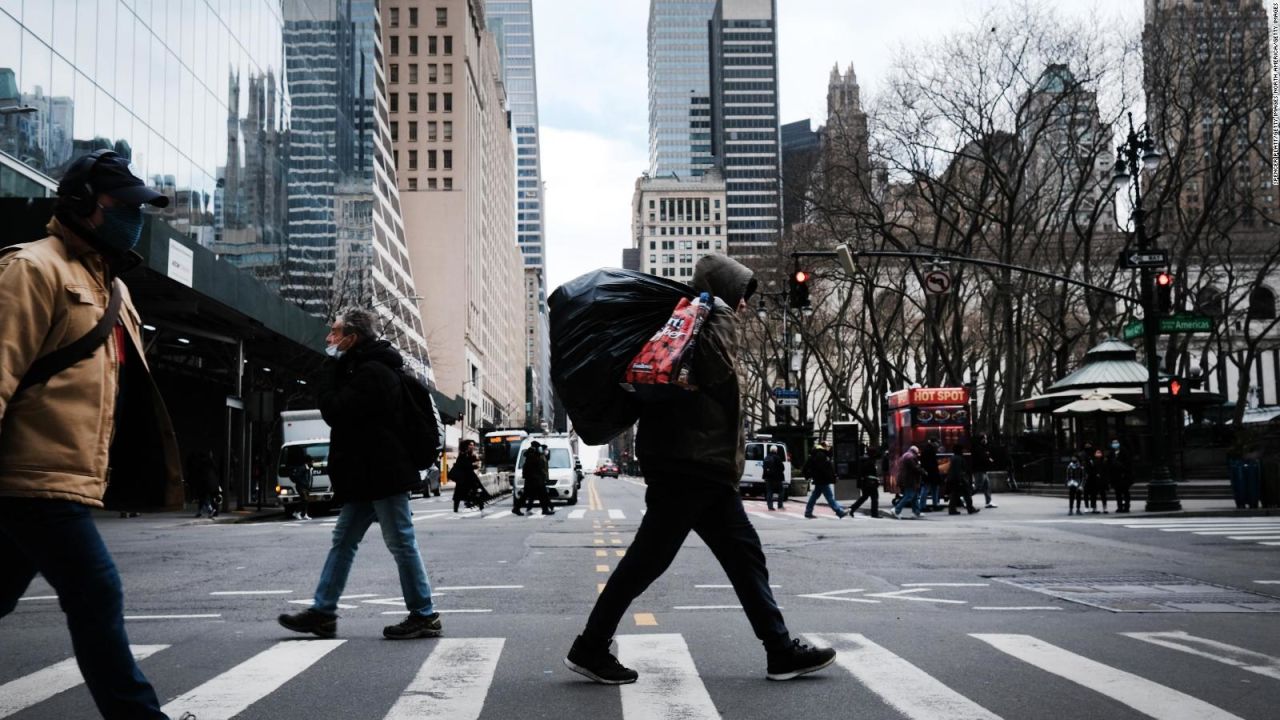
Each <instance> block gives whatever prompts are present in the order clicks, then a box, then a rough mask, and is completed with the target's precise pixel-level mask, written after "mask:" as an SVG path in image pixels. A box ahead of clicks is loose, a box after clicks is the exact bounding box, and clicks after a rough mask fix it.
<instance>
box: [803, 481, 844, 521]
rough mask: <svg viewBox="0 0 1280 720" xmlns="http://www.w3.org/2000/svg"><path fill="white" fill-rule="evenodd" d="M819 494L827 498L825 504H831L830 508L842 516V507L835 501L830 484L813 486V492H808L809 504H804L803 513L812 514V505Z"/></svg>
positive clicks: (815, 502) (816, 500)
mask: <svg viewBox="0 0 1280 720" xmlns="http://www.w3.org/2000/svg"><path fill="white" fill-rule="evenodd" d="M819 495H821V496H823V497H824V498H826V499H827V504H828V505H830V506H831V509H832V510H835V511H836V514H837V515H839V516H840V517H844V508H842V507H840V503H838V502H836V494H835V491H834V490H832V489H831V486H830V485H814V486H813V492H811V493H809V504H808V505H805V506H804V514H805V515H812V514H813V506H814V505H816V504H817V502H818V496H819Z"/></svg>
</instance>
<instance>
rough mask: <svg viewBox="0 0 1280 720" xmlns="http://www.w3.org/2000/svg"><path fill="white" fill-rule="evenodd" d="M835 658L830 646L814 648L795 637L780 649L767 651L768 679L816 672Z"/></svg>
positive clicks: (793, 676) (780, 678)
mask: <svg viewBox="0 0 1280 720" xmlns="http://www.w3.org/2000/svg"><path fill="white" fill-rule="evenodd" d="M835 659H836V651H835V650H832V649H831V648H815V647H810V646H808V645H805V644H804V643H802V642H800V641H799V640H797V639H792V640H791V644H790V645H787V646H786V647H785V648H784V649H782V650H777V651H775V652H771V653H769V674H768V678H769V679H770V680H790V679H791V678H795V677H800V676H801V675H804V674H806V673H811V672H817V671H818V670H821V669H822V668H824V667H826V666H828V665H830V664H831V663H832V662H834V661H835Z"/></svg>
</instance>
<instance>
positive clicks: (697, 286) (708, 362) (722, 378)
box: [636, 255, 756, 488]
mask: <svg viewBox="0 0 1280 720" xmlns="http://www.w3.org/2000/svg"><path fill="white" fill-rule="evenodd" d="M755 287H756V281H755V279H754V278H753V277H752V273H751V270H749V269H747V268H746V267H745V266H743V265H742V264H740V263H738V262H737V261H735V260H731V259H730V258H729V257H727V256H725V255H708V256H706V257H704V258H702V259H701V260H699V261H698V265H697V267H696V268H695V269H694V274H693V289H694V290H695V291H697V292H710V293H711V294H712V295H713V296H714V297H715V307H714V309H713V310H712V311H711V316H710V317H709V318H708V319H707V322H706V324H705V325H703V327H702V331H701V335H700V336H699V339H698V346H697V348H696V349H695V350H694V359H693V380H694V382H695V383H696V384H697V387H698V389H697V390H695V391H692V392H688V393H681V394H680V395H678V396H676V397H673V398H671V399H670V400H667V401H664V402H661V403H648V404H646V405H645V407H644V409H643V411H642V412H641V414H640V427H639V430H638V432H637V435H636V455H637V456H638V457H639V460H640V466H641V469H642V470H643V472H644V476H645V482H647V483H650V484H655V483H664V482H689V481H692V482H710V483H717V484H722V485H726V486H728V487H732V488H737V487H738V480H739V479H740V478H741V477H742V467H743V461H744V458H743V453H744V450H745V447H746V445H745V442H746V437H745V433H744V432H743V427H742V405H741V399H740V396H739V393H738V371H737V361H738V316H737V308H738V301H739V300H741V299H743V298H748V297H750V296H751V293H753V292H754V291H755Z"/></svg>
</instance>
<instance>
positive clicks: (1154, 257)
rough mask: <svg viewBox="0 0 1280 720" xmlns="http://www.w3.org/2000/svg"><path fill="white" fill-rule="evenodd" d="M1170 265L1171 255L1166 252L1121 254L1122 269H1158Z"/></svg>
mask: <svg viewBox="0 0 1280 720" xmlns="http://www.w3.org/2000/svg"><path fill="white" fill-rule="evenodd" d="M1168 264H1169V254H1168V253H1167V252H1165V251H1164V250H1124V251H1121V253H1120V267H1122V268H1127V269H1129V270H1138V269H1141V268H1158V267H1164V266H1166V265H1168Z"/></svg>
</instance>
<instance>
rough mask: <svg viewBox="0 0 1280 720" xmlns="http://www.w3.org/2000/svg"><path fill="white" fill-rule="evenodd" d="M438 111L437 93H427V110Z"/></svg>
mask: <svg viewBox="0 0 1280 720" xmlns="http://www.w3.org/2000/svg"><path fill="white" fill-rule="evenodd" d="M435 111H436V94H435V93H427V112H435Z"/></svg>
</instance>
